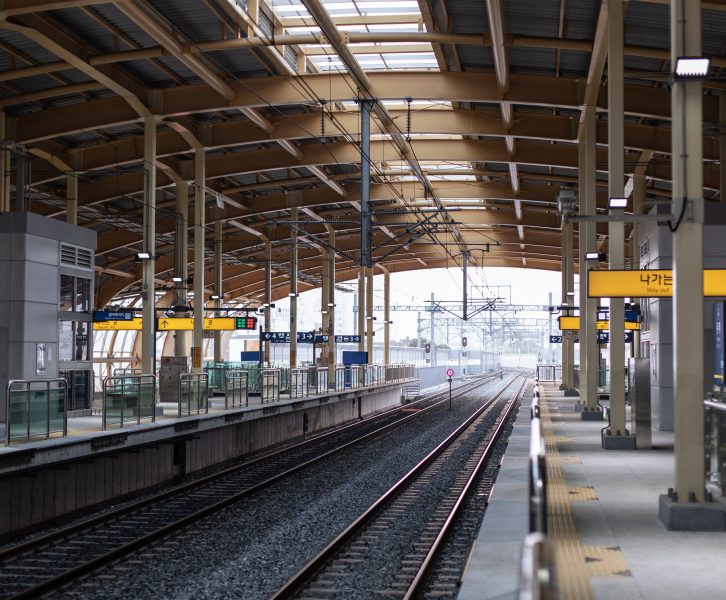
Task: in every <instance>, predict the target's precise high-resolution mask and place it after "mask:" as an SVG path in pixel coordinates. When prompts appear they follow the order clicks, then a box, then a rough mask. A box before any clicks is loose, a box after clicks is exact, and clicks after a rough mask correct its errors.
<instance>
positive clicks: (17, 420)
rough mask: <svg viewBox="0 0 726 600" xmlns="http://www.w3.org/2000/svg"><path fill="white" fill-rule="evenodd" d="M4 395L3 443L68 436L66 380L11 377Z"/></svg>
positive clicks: (22, 442)
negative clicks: (57, 435) (4, 420)
mask: <svg viewBox="0 0 726 600" xmlns="http://www.w3.org/2000/svg"><path fill="white" fill-rule="evenodd" d="M5 391H6V396H5V414H6V415H7V421H6V426H5V444H6V445H8V446H9V445H10V444H12V443H13V442H15V443H21V444H24V443H28V442H30V441H33V440H34V439H37V440H41V439H43V440H47V439H49V438H50V436H51V435H53V434H57V433H60V434H62V435H63V436H66V435H68V382H67V381H66V380H65V379H63V378H62V377H61V378H57V379H13V380H11V381H9V382H8V386H7V388H6V390H5Z"/></svg>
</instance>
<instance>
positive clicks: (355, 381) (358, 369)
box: [348, 365, 363, 390]
mask: <svg viewBox="0 0 726 600" xmlns="http://www.w3.org/2000/svg"><path fill="white" fill-rule="evenodd" d="M349 369H350V377H349V379H348V381H349V382H350V385H349V386H348V387H350V389H352V390H354V389H356V388H359V387H361V386H362V385H363V365H350V367H349Z"/></svg>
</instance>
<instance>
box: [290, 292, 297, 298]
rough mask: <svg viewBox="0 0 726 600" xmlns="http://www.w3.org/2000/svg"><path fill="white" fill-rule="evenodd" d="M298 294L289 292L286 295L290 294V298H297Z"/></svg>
mask: <svg viewBox="0 0 726 600" xmlns="http://www.w3.org/2000/svg"><path fill="white" fill-rule="evenodd" d="M298 295H299V294H296V293H295V292H290V293H289V294H288V296H290V298H297V297H298Z"/></svg>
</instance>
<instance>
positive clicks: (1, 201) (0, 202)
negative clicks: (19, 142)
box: [0, 110, 10, 212]
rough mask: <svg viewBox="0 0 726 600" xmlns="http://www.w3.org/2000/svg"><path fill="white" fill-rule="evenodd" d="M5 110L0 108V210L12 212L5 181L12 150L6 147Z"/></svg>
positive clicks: (7, 175)
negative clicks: (7, 163) (0, 142)
mask: <svg viewBox="0 0 726 600" xmlns="http://www.w3.org/2000/svg"><path fill="white" fill-rule="evenodd" d="M5 139H6V138H5V111H3V110H0V140H3V142H4V143H3V144H2V145H0V212H10V194H9V193H8V190H7V189H6V187H7V186H6V185H5V182H6V180H7V179H8V177H9V174H8V169H7V168H6V166H5V163H6V158H7V157H9V156H10V152H8V151H7V150H6V149H5V143H7V142H6V141H5Z"/></svg>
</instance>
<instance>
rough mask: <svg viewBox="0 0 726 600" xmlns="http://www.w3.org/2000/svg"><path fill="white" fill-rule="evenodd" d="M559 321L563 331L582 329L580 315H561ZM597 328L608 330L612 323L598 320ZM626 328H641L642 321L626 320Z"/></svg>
mask: <svg viewBox="0 0 726 600" xmlns="http://www.w3.org/2000/svg"><path fill="white" fill-rule="evenodd" d="M558 323H559V325H560V329H561V330H562V331H577V330H579V329H580V317H559V319H558ZM597 329H598V330H600V331H608V330H609V329H610V323H609V322H608V321H598V322H597ZM625 330H626V331H629V330H635V331H639V330H640V323H634V322H632V321H625Z"/></svg>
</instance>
